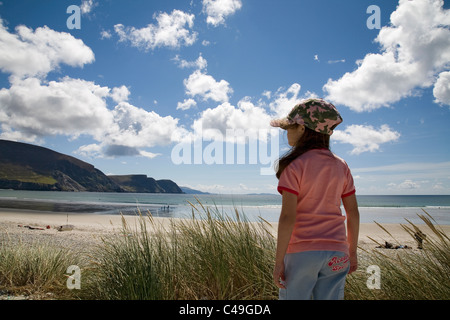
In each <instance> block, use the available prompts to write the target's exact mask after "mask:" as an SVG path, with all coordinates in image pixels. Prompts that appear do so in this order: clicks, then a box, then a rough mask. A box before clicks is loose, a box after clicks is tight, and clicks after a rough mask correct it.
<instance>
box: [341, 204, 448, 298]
mask: <svg viewBox="0 0 450 320" xmlns="http://www.w3.org/2000/svg"><path fill="white" fill-rule="evenodd" d="M424 213H425V214H419V215H418V216H419V217H420V219H422V221H423V222H424V225H426V226H428V227H429V229H430V230H431V233H428V234H426V235H425V236H424V233H423V232H422V230H421V229H420V226H418V225H417V224H413V223H412V222H410V221H409V220H406V222H407V223H406V224H402V227H403V229H404V230H405V231H406V232H407V233H408V234H409V235H410V236H411V237H412V239H414V240H416V241H417V243H416V245H417V247H416V248H409V249H408V248H400V249H382V248H375V249H373V250H363V252H362V253H361V254H360V256H362V257H363V259H360V260H362V261H361V262H362V263H361V265H360V267H359V270H358V271H357V272H355V273H353V274H351V275H349V276H348V277H347V283H346V299H354V300H361V299H364V300H368V299H371V300H372V299H373V300H449V299H450V238H449V236H448V235H447V234H445V233H444V232H443V231H442V230H441V229H439V227H437V226H436V223H435V221H434V220H433V218H432V217H431V216H430V215H429V214H428V213H427V212H426V211H424ZM379 227H380V228H382V229H383V230H384V231H385V232H386V235H387V236H389V237H390V238H391V239H392V241H394V243H395V242H397V243H398V241H397V240H396V239H395V235H392V234H390V233H389V231H387V230H386V229H385V228H384V227H383V226H382V225H379ZM419 235H420V237H421V239H422V241H418V240H421V239H418V236H419ZM372 240H373V239H372ZM373 241H374V244H378V245H379V247H382V245H381V244H379V243H377V241H375V240H373ZM398 245H400V244H398ZM398 245H397V246H398ZM419 247H420V248H419ZM374 266H375V268H373V267H374ZM375 269H377V270H376V271H375ZM374 272H378V275H375V273H374Z"/></svg>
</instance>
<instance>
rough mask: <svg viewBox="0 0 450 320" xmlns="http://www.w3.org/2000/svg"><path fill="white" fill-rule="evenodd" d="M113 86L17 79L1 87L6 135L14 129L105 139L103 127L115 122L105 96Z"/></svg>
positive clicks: (0, 103) (0, 110)
mask: <svg viewBox="0 0 450 320" xmlns="http://www.w3.org/2000/svg"><path fill="white" fill-rule="evenodd" d="M108 95H109V88H106V87H101V86H99V85H96V84H94V83H93V82H89V81H84V80H79V79H71V78H68V77H65V78H63V79H62V80H61V81H59V82H57V81H50V82H49V83H48V84H46V83H42V81H41V80H40V79H37V78H28V79H25V80H19V79H15V80H14V81H13V82H12V84H11V87H10V88H9V89H5V88H3V89H1V90H0V122H1V123H2V131H3V133H2V137H7V136H8V135H10V134H11V133H12V132H14V131H19V132H21V133H22V136H27V135H31V136H34V137H36V138H38V137H43V136H46V135H57V134H62V135H68V136H75V137H76V136H78V135H80V134H89V135H92V136H94V137H95V138H96V139H100V138H101V133H102V128H104V127H107V126H109V125H110V124H111V122H112V115H111V114H110V112H109V111H108V109H107V108H106V102H105V98H106V97H108Z"/></svg>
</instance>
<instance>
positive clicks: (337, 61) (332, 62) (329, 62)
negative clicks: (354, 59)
mask: <svg viewBox="0 0 450 320" xmlns="http://www.w3.org/2000/svg"><path fill="white" fill-rule="evenodd" d="M344 62H345V59H339V60H328V61H327V63H328V64H335V63H344Z"/></svg>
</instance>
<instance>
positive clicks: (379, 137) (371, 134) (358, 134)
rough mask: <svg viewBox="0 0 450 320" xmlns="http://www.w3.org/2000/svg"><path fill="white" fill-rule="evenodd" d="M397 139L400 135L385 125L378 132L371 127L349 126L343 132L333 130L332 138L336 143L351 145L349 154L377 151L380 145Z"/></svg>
mask: <svg viewBox="0 0 450 320" xmlns="http://www.w3.org/2000/svg"><path fill="white" fill-rule="evenodd" d="M399 137H400V133H398V132H396V131H393V130H391V129H390V128H389V126H388V125H385V124H384V125H382V126H381V127H380V129H378V130H377V129H375V128H374V127H372V126H364V125H350V126H348V127H347V128H346V129H345V130H344V131H342V130H334V133H333V136H332V138H333V139H334V140H336V141H338V142H341V143H349V144H351V145H352V146H353V150H352V151H351V154H360V153H362V152H366V151H370V152H374V151H378V150H379V149H380V145H381V144H383V143H387V142H392V141H396V140H397V139H398V138H399Z"/></svg>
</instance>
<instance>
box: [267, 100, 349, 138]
mask: <svg viewBox="0 0 450 320" xmlns="http://www.w3.org/2000/svg"><path fill="white" fill-rule="evenodd" d="M342 121H343V120H342V117H341V115H340V114H339V112H338V111H337V109H336V107H335V106H333V105H332V104H331V103H329V102H326V101H324V100H322V99H307V100H303V101H301V102H300V103H299V104H297V105H296V106H295V107H294V108H293V109H292V110H291V112H289V114H288V116H287V117H286V118H283V119H277V120H272V121H271V122H270V125H271V126H272V127H281V128H283V129H284V127H286V126H288V125H291V124H300V125H304V126H305V127H307V128H309V129H311V130H314V131H316V132H319V133H324V134H328V135H332V134H333V130H334V128H336V126H337V125H338V124H340V123H341V122H342Z"/></svg>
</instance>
